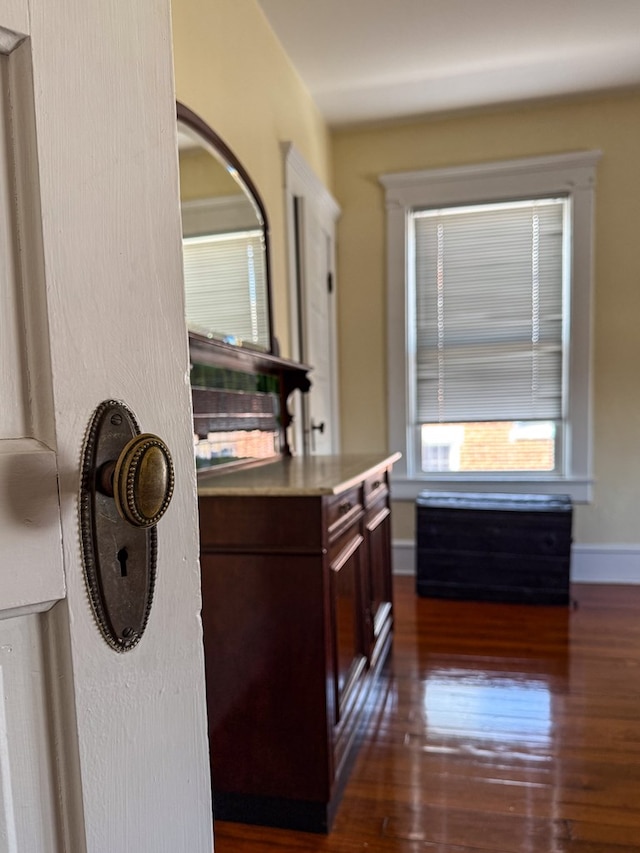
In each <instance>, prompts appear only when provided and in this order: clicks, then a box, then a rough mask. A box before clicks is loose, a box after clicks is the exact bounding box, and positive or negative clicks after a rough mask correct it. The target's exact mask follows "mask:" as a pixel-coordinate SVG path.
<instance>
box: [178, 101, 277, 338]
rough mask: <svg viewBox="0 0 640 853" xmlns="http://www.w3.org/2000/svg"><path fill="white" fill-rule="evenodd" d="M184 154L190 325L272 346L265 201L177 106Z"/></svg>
mask: <svg viewBox="0 0 640 853" xmlns="http://www.w3.org/2000/svg"><path fill="white" fill-rule="evenodd" d="M178 153H179V163H180V202H181V210H182V231H183V259H184V279H185V299H186V315H187V327H188V329H189V331H190V332H193V333H196V334H199V335H202V336H204V337H207V338H214V339H217V340H222V341H225V342H227V343H231V344H236V345H238V346H244V347H249V348H252V349H257V350H261V351H266V352H271V349H272V334H271V315H270V292H269V261H268V232H267V223H266V216H265V213H264V207H263V206H262V203H261V201H260V199H259V197H258V194H257V192H256V190H255V188H254V187H253V184H252V183H251V181H250V179H249V177H248V175H247V174H246V172H245V171H244V169H243V168H242V166H241V165H240V163H239V162H238V161H237V159H236V158H235V157H234V155H233V154H232V153H231V151H229V149H228V148H227V146H226V145H225V144H224V143H223V142H222V140H220V138H219V137H218V136H216V134H215V133H214V132H213V131H212V130H211V129H210V128H209V127H208V126H207V125H206V124H204V122H203V121H202V120H201V119H200V118H199V117H198V116H196V115H195V113H192V112H191V111H190V110H189V109H187V108H186V107H184V106H183V105H181V104H178Z"/></svg>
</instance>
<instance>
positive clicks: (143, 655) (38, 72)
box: [0, 0, 212, 853]
mask: <svg viewBox="0 0 640 853" xmlns="http://www.w3.org/2000/svg"><path fill="white" fill-rule="evenodd" d="M170 44H171V39H170V9H169V2H168V0H166V2H165V0H136V2H135V3H123V2H119V0H5V2H4V3H3V4H2V8H1V9H0V76H1V78H2V79H1V80H0V89H1V92H2V94H1V96H0V169H1V174H0V399H1V400H2V406H0V541H1V547H0V851H2V853H5V851H6V853H49V851H51V853H59V851H67V853H113V851H122V853H125V851H136V853H178V852H179V851H189V853H205V851H206V853H210V852H211V850H212V819H211V794H210V781H209V759H208V744H207V735H206V702H205V691H204V665H203V652H202V631H201V623H200V585H199V569H198V554H197V503H196V494H195V472H194V467H193V458H192V453H193V451H192V443H191V432H192V430H191V413H190V399H189V385H188V356H187V343H186V332H185V324H184V305H183V288H182V263H181V233H180V219H179V204H178V175H177V157H176V128H175V102H174V93H173V79H172V57H171V54H170ZM112 398H115V399H120V400H123V401H124V402H125V403H127V405H128V406H130V407H131V408H132V409H133V410H134V412H135V413H136V415H137V417H138V420H139V421H140V423H141V425H142V428H143V429H144V430H145V431H150V432H155V433H157V434H159V435H160V436H161V437H162V438H163V439H164V440H165V441H166V442H167V444H168V445H169V447H170V449H171V452H172V454H173V459H174V465H175V470H176V489H175V494H174V498H173V501H172V504H171V506H170V508H169V510H168V512H167V514H166V516H165V517H164V518H163V519H162V520H161V521H160V523H159V525H158V565H157V579H156V588H155V595H154V603H153V607H152V609H151V614H150V618H149V622H148V625H147V628H146V632H145V634H144V636H143V638H142V640H141V642H140V643H139V645H138V646H136V647H135V648H134V649H133V650H132V651H130V652H127V653H125V654H118V653H116V652H114V651H112V650H111V649H110V648H109V646H107V644H106V643H105V641H104V640H103V639H102V636H101V634H100V632H99V630H98V628H97V626H96V624H95V621H94V618H93V615H92V611H91V608H90V606H89V599H88V595H87V591H86V585H85V579H84V574H83V566H82V560H81V549H80V538H79V525H78V490H79V477H80V455H81V449H82V446H83V441H84V435H85V429H86V426H87V424H88V422H89V419H90V417H91V414H92V412H93V411H94V409H95V408H96V407H97V406H98V404H99V403H100V402H102V401H103V400H105V399H112Z"/></svg>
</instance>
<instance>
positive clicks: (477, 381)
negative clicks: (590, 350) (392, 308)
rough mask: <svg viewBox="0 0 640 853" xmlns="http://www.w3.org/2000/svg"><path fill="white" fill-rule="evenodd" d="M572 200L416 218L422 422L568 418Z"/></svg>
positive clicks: (419, 411)
mask: <svg viewBox="0 0 640 853" xmlns="http://www.w3.org/2000/svg"><path fill="white" fill-rule="evenodd" d="M568 203H569V202H568V200H567V199H562V198H559V199H542V200H533V201H525V202H514V203H504V204H488V205H477V206H465V207H457V208H448V209H441V210H423V211H414V212H413V213H412V214H411V220H412V225H413V228H412V229H411V233H412V234H413V242H414V256H415V298H416V303H415V306H416V312H415V317H416V348H417V362H416V380H417V407H416V408H417V412H416V415H417V420H418V422H419V423H434V422H440V423H452V422H470V421H497V420H508V421H526V420H555V419H559V418H561V416H562V370H563V352H562V350H563V291H564V287H563V277H564V269H563V267H564V255H565V252H564V229H565V226H564V223H565V221H566V216H565V209H566V206H567V204H568Z"/></svg>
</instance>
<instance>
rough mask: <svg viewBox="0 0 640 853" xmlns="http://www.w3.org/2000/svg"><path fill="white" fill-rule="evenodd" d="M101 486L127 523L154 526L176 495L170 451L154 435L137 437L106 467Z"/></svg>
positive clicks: (102, 473)
mask: <svg viewBox="0 0 640 853" xmlns="http://www.w3.org/2000/svg"><path fill="white" fill-rule="evenodd" d="M100 486H101V489H102V491H104V492H105V493H106V494H108V495H111V496H112V497H113V499H114V501H115V505H116V509H117V510H118V513H119V514H120V516H121V517H122V518H123V519H124V520H125V521H128V522H129V524H132V525H133V526H134V527H152V526H153V525H154V524H157V523H158V521H159V520H160V519H161V518H162V516H163V515H164V514H165V512H166V511H167V507H168V506H169V503H170V502H171V497H172V495H173V486H174V473H173V462H172V459H171V453H170V452H169V448H168V447H167V445H166V444H165V443H164V441H162V439H161V438H158V436H157V435H153V434H152V433H142V435H136V436H134V438H132V439H131V440H130V441H129V442H128V443H127V444H126V445H125V446H124V447H123V449H122V452H121V453H120V456H119V457H118V459H117V460H116V461H115V462H108V463H107V464H106V465H104V466H103V468H102V470H101V471H100Z"/></svg>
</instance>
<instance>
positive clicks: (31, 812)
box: [0, 615, 60, 853]
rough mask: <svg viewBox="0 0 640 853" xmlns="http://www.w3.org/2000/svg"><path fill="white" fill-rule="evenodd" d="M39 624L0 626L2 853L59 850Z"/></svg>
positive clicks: (21, 620)
mask: <svg viewBox="0 0 640 853" xmlns="http://www.w3.org/2000/svg"><path fill="white" fill-rule="evenodd" d="M40 620H41V617H40V616H39V615H31V616H19V617H15V618H12V619H4V620H2V621H0V850H3V851H7V853H33V851H36V850H37V851H38V853H55V851H57V850H59V849H60V848H59V847H58V841H59V839H58V827H57V811H56V795H55V790H54V786H53V785H52V780H53V762H52V753H51V744H50V739H49V731H48V720H47V714H46V712H45V709H46V707H47V700H46V692H47V691H46V678H45V661H44V656H43V652H42V637H41V634H40V629H41V626H40ZM36 804H37V805H36Z"/></svg>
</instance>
